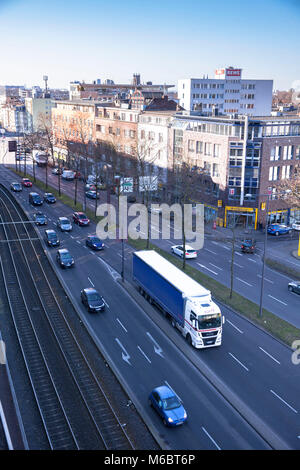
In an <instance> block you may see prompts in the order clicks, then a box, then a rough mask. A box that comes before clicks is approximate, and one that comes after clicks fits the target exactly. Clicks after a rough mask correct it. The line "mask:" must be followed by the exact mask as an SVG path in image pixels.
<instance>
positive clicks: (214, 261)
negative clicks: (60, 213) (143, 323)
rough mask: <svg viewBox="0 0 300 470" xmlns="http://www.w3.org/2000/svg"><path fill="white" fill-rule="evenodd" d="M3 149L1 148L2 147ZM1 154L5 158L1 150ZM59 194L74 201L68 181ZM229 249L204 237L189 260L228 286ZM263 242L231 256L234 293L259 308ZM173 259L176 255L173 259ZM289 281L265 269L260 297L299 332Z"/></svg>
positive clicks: (275, 243)
mask: <svg viewBox="0 0 300 470" xmlns="http://www.w3.org/2000/svg"><path fill="white" fill-rule="evenodd" d="M3 149H4V146H3ZM3 149H2V154H3V155H4V153H3V152H4V150H3ZM4 161H6V162H8V161H10V162H13V154H7V155H6V157H5V159H4ZM27 170H28V172H29V173H30V172H31V173H32V168H31V167H30V165H29V164H27ZM36 174H37V177H39V178H40V179H41V180H42V181H45V169H44V168H36ZM48 182H49V185H52V186H53V187H57V184H58V177H57V176H56V175H52V174H51V169H49V170H48ZM61 190H62V192H64V193H65V194H67V195H69V196H70V197H72V198H74V183H73V182H70V181H63V180H61ZM78 200H79V201H80V202H82V201H83V183H82V182H78ZM110 200H111V203H114V204H116V197H115V196H111V198H110ZM100 202H106V191H104V192H102V191H101V192H100ZM87 206H88V207H89V208H90V209H91V210H94V207H95V201H91V200H88V199H87ZM151 241H152V242H153V243H154V244H156V245H157V246H159V247H161V248H163V249H165V250H166V251H169V252H170V249H171V246H172V245H176V244H180V243H181V240H178V239H175V238H174V233H173V232H172V231H171V237H170V239H168V240H162V239H159V240H151ZM281 243H286V241H285V240H283V241H281V240H278V238H277V237H272V236H269V237H268V244H269V246H271V247H272V252H273V251H274V247H277V249H278V251H280V244H281ZM231 249H232V244H231V242H230V241H229V240H221V239H219V240H218V238H217V235H216V236H215V238H213V237H211V236H205V242H204V247H203V249H202V250H200V251H199V255H198V258H197V259H196V260H188V261H187V262H188V263H189V264H191V265H192V266H193V267H194V268H196V269H198V270H200V271H202V272H203V273H204V274H207V275H209V276H211V277H212V278H214V279H215V280H217V281H219V282H220V283H222V284H224V285H226V286H227V287H229V286H230V268H231ZM262 249H263V244H262V242H260V243H257V252H256V253H255V254H254V255H253V254H243V253H241V252H240V246H239V241H238V240H237V241H236V248H235V253H234V290H235V291H236V292H239V293H240V294H241V295H243V296H244V297H246V298H248V299H250V300H252V301H253V302H255V303H257V304H259V302H260V286H261V278H262V274H261V273H262ZM174 256H176V255H174ZM290 280H291V277H289V276H287V275H284V274H281V273H279V272H278V271H275V270H273V269H271V268H269V267H268V266H266V267H265V276H264V281H265V282H264V293H263V307H264V308H266V309H267V310H269V311H270V312H272V313H274V314H275V315H277V316H279V317H280V318H282V319H284V320H287V321H288V322H289V323H291V324H293V325H294V326H296V327H297V328H300V296H299V295H297V294H295V293H290V292H289V291H288V289H287V285H288V282H289V281H290Z"/></svg>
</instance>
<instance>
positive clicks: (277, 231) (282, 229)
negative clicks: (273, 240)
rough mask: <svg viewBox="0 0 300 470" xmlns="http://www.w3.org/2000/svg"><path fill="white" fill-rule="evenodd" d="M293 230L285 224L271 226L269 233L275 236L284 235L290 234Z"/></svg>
mask: <svg viewBox="0 0 300 470" xmlns="http://www.w3.org/2000/svg"><path fill="white" fill-rule="evenodd" d="M291 230H292V229H291V227H288V226H287V225H284V224H271V225H269V226H268V229H267V231H268V233H270V234H271V235H275V236H278V235H284V234H285V233H289V232H290V231H291Z"/></svg>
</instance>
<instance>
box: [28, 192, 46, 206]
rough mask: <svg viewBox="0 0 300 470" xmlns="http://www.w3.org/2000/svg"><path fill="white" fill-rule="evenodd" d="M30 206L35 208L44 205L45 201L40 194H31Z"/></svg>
mask: <svg viewBox="0 0 300 470" xmlns="http://www.w3.org/2000/svg"><path fill="white" fill-rule="evenodd" d="M29 204H32V205H33V206H41V205H42V204H43V199H42V198H41V196H40V195H39V194H38V193H29Z"/></svg>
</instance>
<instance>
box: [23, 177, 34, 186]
mask: <svg viewBox="0 0 300 470" xmlns="http://www.w3.org/2000/svg"><path fill="white" fill-rule="evenodd" d="M22 186H24V187H25V188H31V187H32V182H31V181H30V179H28V178H22Z"/></svg>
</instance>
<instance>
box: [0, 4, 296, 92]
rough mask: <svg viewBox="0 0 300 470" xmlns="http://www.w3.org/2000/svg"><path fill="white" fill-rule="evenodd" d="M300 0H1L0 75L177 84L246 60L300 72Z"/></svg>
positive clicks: (262, 69) (254, 70) (63, 81)
mask: <svg viewBox="0 0 300 470" xmlns="http://www.w3.org/2000/svg"><path fill="white" fill-rule="evenodd" d="M299 25H300V0H251V1H250V2H246V1H245V2H243V1H242V0H181V1H178V2H177V1H176V0H152V1H145V0H140V1H137V0H112V1H110V2H109V1H108V0H105V1H103V0H81V1H78V0H74V1H70V0H62V1H58V0H50V1H48V2H44V1H41V0H0V44H1V49H0V84H26V85H27V86H31V85H34V84H35V85H40V86H42V85H43V81H42V77H43V75H45V74H46V75H48V76H49V86H50V87H64V88H68V84H69V82H70V81H72V80H85V81H86V82H91V81H92V80H94V79H96V78H101V79H105V78H111V79H113V80H114V81H115V82H128V81H129V80H131V78H132V74H133V73H134V72H139V73H140V74H141V78H142V81H144V82H145V81H148V80H152V81H153V83H158V82H159V83H164V82H166V83H174V84H175V85H176V84H177V80H178V79H179V78H187V77H202V75H203V74H208V75H209V77H212V76H213V74H214V70H215V68H218V67H222V66H227V65H232V66H235V67H242V68H243V77H244V78H262V79H273V80H274V88H275V89H289V88H291V87H292V85H293V82H294V81H296V80H300V47H299V44H300V34H299V33H300V27H299Z"/></svg>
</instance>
